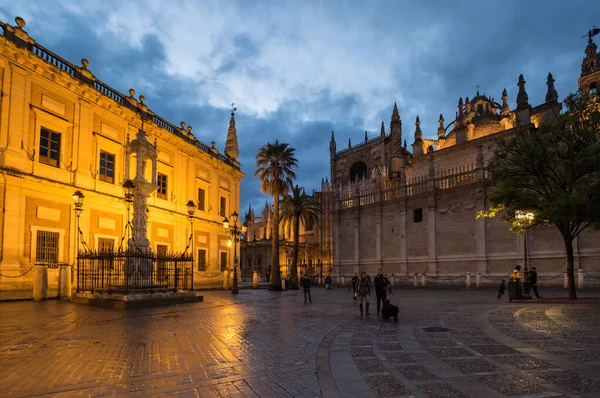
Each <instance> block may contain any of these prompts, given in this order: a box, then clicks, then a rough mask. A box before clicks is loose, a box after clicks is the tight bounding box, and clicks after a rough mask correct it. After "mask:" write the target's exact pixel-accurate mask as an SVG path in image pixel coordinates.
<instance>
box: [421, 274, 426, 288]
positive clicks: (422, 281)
mask: <svg viewBox="0 0 600 398" xmlns="http://www.w3.org/2000/svg"><path fill="white" fill-rule="evenodd" d="M421 287H425V273H422V274H421Z"/></svg>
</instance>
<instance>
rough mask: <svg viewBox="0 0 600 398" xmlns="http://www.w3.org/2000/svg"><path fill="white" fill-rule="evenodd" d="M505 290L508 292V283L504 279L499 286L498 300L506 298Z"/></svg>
mask: <svg viewBox="0 0 600 398" xmlns="http://www.w3.org/2000/svg"><path fill="white" fill-rule="evenodd" d="M505 290H506V281H505V280H504V279H502V280H501V281H500V285H498V300H500V297H502V296H504V291H505Z"/></svg>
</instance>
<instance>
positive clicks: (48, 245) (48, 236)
mask: <svg viewBox="0 0 600 398" xmlns="http://www.w3.org/2000/svg"><path fill="white" fill-rule="evenodd" d="M58 238H59V233H58V232H49V231H37V236H36V249H35V261H36V262H44V263H57V262H58Z"/></svg>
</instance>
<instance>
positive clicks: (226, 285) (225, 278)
mask: <svg viewBox="0 0 600 398" xmlns="http://www.w3.org/2000/svg"><path fill="white" fill-rule="evenodd" d="M227 289H229V271H228V270H225V271H223V290H227Z"/></svg>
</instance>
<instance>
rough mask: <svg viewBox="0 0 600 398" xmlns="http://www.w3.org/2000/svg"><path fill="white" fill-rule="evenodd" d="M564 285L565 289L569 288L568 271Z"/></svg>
mask: <svg viewBox="0 0 600 398" xmlns="http://www.w3.org/2000/svg"><path fill="white" fill-rule="evenodd" d="M564 287H565V289H568V288H569V275H568V274H567V271H565V277H564Z"/></svg>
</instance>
